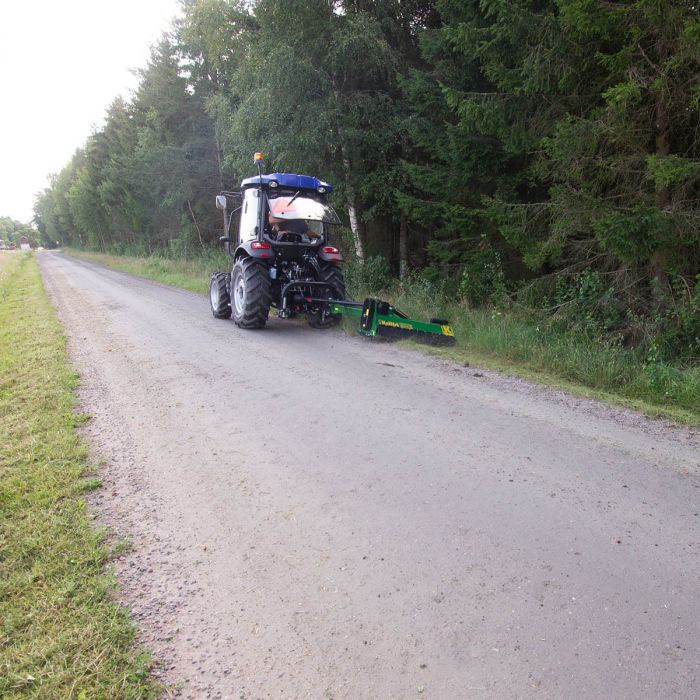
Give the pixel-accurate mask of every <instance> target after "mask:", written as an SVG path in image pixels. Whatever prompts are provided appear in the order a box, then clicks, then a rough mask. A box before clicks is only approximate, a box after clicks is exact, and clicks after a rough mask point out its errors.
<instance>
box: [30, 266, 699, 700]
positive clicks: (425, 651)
mask: <svg viewBox="0 0 700 700" xmlns="http://www.w3.org/2000/svg"><path fill="white" fill-rule="evenodd" d="M39 260H40V263H41V267H42V271H43V275H44V280H45V284H46V286H47V288H48V289H49V291H50V294H51V297H52V299H53V301H54V303H55V305H56V307H57V309H58V312H59V315H60V318H61V319H62V321H63V323H64V324H65V327H66V330H67V333H68V335H69V339H70V351H71V357H72V361H73V362H74V364H75V366H76V368H77V369H78V370H79V371H80V373H81V376H82V389H81V401H82V403H83V409H84V410H85V411H87V412H89V413H90V414H92V416H93V420H92V421H91V422H90V423H89V426H88V429H87V433H86V434H87V438H88V440H89V442H90V444H91V446H92V450H93V454H94V455H95V456H96V458H100V459H101V460H102V461H103V467H102V469H103V481H104V487H103V488H102V489H100V490H99V492H98V495H97V496H96V497H94V499H93V502H92V504H91V506H92V508H93V509H94V511H95V512H96V513H97V515H98V519H99V520H100V521H101V522H103V523H105V524H107V525H108V526H110V527H112V528H114V529H115V531H116V532H117V533H119V534H121V535H124V536H127V535H128V536H129V538H130V540H131V542H132V543H133V549H132V551H130V552H128V553H127V554H125V555H124V556H123V557H121V558H120V560H119V561H118V563H117V573H118V576H119V579H120V581H121V584H122V588H121V596H122V600H123V602H124V603H125V604H127V605H129V606H130V607H131V609H132V610H133V615H134V618H135V619H136V620H137V621H138V623H139V625H140V628H141V630H142V637H141V638H142V640H143V641H144V642H146V643H147V644H148V645H150V647H151V648H152V649H154V650H155V652H156V655H157V657H158V658H159V659H161V660H162V671H161V674H162V675H163V677H164V678H166V679H167V681H168V682H170V683H171V684H173V688H174V693H175V694H177V695H179V696H180V697H186V698H236V699H241V698H246V699H248V700H252V699H254V698H307V697H308V698H335V699H341V698H349V699H355V698H363V699H364V698H378V699H381V700H384V699H387V700H389V699H392V700H393V699H404V698H409V699H412V698H416V699H421V698H430V699H431V700H444V699H448V700H451V699H459V700H461V699H466V698H489V699H490V698H498V699H503V698H578V699H583V698H634V699H640V698H697V697H700V595H699V594H700V537H699V536H698V534H699V531H700V516H699V514H698V513H699V511H700V478H699V476H700V442H699V441H698V436H697V434H694V433H693V431H690V430H688V429H683V428H672V427H669V426H667V425H664V424H662V423H659V422H654V421H650V420H647V419H645V418H642V417H640V416H637V415H635V414H633V413H631V412H627V411H623V410H617V409H611V408H609V407H605V406H602V405H600V404H598V403H595V402H592V401H587V400H580V399H572V398H570V397H567V396H565V395H564V394H562V393H560V392H556V391H552V390H545V389H541V388H536V387H533V386H532V385H530V384H527V383H525V382H522V381H518V380H514V379H509V378H505V377H499V376H498V375H495V374H492V373H489V372H486V371H483V370H475V369H474V368H471V367H462V366H459V365H455V364H452V363H449V362H446V361H443V360H439V359H436V358H430V357H426V356H423V355H420V354H418V353H414V352H411V351H407V350H402V349H400V348H397V347H396V346H392V345H388V344H384V343H374V342H372V341H370V340H367V339H363V338H358V337H346V336H344V335H342V334H341V333H340V332H336V331H330V332H318V331H314V330H312V329H310V328H308V327H307V326H305V325H304V324H303V323H296V322H294V321H292V322H289V321H280V320H278V319H274V318H273V319H271V320H270V323H269V326H268V328H266V329H265V330H263V331H258V332H255V331H242V330H239V329H238V328H236V326H235V325H234V324H233V323H232V322H230V321H217V320H215V319H214V318H212V316H211V314H210V311H209V307H208V300H207V299H206V298H205V297H202V296H199V295H196V294H191V293H188V292H184V291H180V290H177V289H172V288H169V287H165V286H162V285H159V284H154V283H152V282H148V281H145V280H142V279H137V278H134V277H130V276H128V275H125V274H122V273H119V272H115V271H112V270H108V269H106V268H103V267H100V266H97V265H94V264H92V263H88V262H85V261H76V260H72V259H70V258H67V257H64V256H62V255H60V254H57V253H44V254H41V255H40V256H39Z"/></svg>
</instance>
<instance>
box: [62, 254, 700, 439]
mask: <svg viewBox="0 0 700 700" xmlns="http://www.w3.org/2000/svg"><path fill="white" fill-rule="evenodd" d="M67 252H69V253H70V254H71V255H76V256H77V257H82V258H88V259H90V260H94V261H96V262H99V263H102V264H104V265H108V266H110V267H114V268H116V269H119V270H123V271H125V272H130V273H132V274H136V275H141V276H142V277H147V278H149V279H152V280H156V281H158V282H164V283H166V284H172V285H174V286H178V287H183V288H184V289H189V290H191V291H195V292H200V293H204V294H206V293H207V292H208V289H209V277H210V275H211V273H212V272H213V271H214V269H220V270H224V269H227V268H228V266H229V265H230V262H229V261H228V258H227V257H226V256H224V255H223V254H222V255H221V256H220V257H217V256H216V255H210V256H207V257H202V258H195V259H192V260H190V259H188V260H171V259H167V258H162V257H157V256H152V257H144V258H132V257H127V256H115V255H104V254H100V253H85V252H82V251H74V250H69V251H67ZM349 293H350V294H352V295H353V296H354V297H355V298H357V299H362V298H364V297H365V296H369V295H370V293H369V292H368V291H367V290H365V289H360V288H356V289H349ZM372 296H380V297H382V298H385V299H387V300H389V301H391V302H392V303H394V304H396V306H397V307H398V308H400V309H402V310H403V311H404V312H406V313H407V314H409V315H410V316H411V317H413V318H417V319H428V318H430V317H431V316H441V317H446V318H449V319H450V320H451V322H452V326H453V328H454V330H455V335H456V338H457V345H456V347H454V348H446V349H432V348H431V349H430V350H429V352H431V353H434V354H438V355H442V356H445V357H450V358H452V359H454V360H456V361H457V362H461V363H465V362H469V363H471V364H478V365H480V366H482V367H486V368H488V369H493V370H496V371H499V372H506V373H508V374H511V375H515V376H518V377H522V378H524V379H529V380H532V381H536V382H539V383H541V384H545V385H547V386H552V387H556V388H561V389H565V390H566V391H568V392H570V393H572V394H575V395H578V396H585V397H591V398H597V399H600V400H603V401H606V402H608V403H613V404H617V405H622V406H625V407H629V408H633V409H635V410H638V411H641V412H643V413H646V414H647V415H650V416H653V417H660V418H667V419H670V420H673V421H677V422H680V423H685V424H688V425H695V426H698V425H700V367H697V366H696V367H674V366H669V365H666V364H662V363H658V362H650V361H649V360H648V358H645V357H643V356H642V355H641V354H640V353H639V352H638V351H635V350H632V349H626V348H622V347H619V346H615V345H612V344H610V343H606V342H605V341H603V340H601V339H600V338H596V337H593V336H591V335H589V334H586V333H584V332H577V331H574V330H571V329H566V328H562V327H560V326H557V325H556V324H555V323H553V322H550V321H549V320H548V319H546V318H543V317H539V318H538V317H534V316H532V315H528V314H525V313H517V312H510V311H509V312H503V313H502V312H498V311H485V310H479V309H468V308H466V307H464V306H461V305H458V304H454V303H450V301H449V300H445V299H441V298H436V295H435V293H434V290H433V289H431V288H428V287H427V286H425V285H421V284H413V285H408V286H407V287H405V288H404V287H401V286H400V285H399V286H397V287H396V288H393V289H390V290H389V291H386V292H382V293H379V294H377V293H376V292H375V293H373V294H372ZM346 327H351V326H347V325H346ZM405 344H406V343H405ZM410 345H411V346H414V347H416V348H418V347H420V348H421V349H422V348H423V347H424V346H416V345H415V344H410Z"/></svg>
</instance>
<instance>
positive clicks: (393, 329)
mask: <svg viewBox="0 0 700 700" xmlns="http://www.w3.org/2000/svg"><path fill="white" fill-rule="evenodd" d="M328 303H329V305H330V312H331V313H332V314H344V315H345V316H353V317H355V318H359V319H360V333H362V335H367V336H370V337H376V336H380V337H383V338H393V339H403V338H405V339H408V340H415V341H417V342H419V343H429V344H431V345H454V343H455V336H454V333H453V331H452V328H451V327H450V324H449V321H446V320H444V319H441V318H431V319H430V322H425V321H414V320H413V319H411V318H408V316H406V314H404V313H401V311H399V310H398V309H397V308H395V307H393V306H392V305H391V304H390V303H389V302H388V301H381V300H380V299H372V298H367V299H365V301H364V303H362V302H359V301H330V302H328Z"/></svg>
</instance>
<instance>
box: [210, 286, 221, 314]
mask: <svg viewBox="0 0 700 700" xmlns="http://www.w3.org/2000/svg"><path fill="white" fill-rule="evenodd" d="M209 299H210V300H211V308H212V309H218V308H219V285H218V284H217V283H216V282H215V281H212V283H211V286H210V287H209Z"/></svg>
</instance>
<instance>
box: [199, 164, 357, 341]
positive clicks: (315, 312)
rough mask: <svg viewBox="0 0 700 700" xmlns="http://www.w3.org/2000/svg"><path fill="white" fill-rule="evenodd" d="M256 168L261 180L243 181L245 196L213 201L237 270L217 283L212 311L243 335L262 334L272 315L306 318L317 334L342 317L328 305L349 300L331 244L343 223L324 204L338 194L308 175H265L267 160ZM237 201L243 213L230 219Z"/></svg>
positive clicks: (238, 211) (218, 276) (236, 211)
mask: <svg viewBox="0 0 700 700" xmlns="http://www.w3.org/2000/svg"><path fill="white" fill-rule="evenodd" d="M254 162H255V164H256V165H257V166H258V174H257V175H256V176H254V177H249V178H246V179H245V180H243V182H241V190H240V192H222V193H220V194H219V195H218V196H217V198H216V206H217V208H219V209H222V210H223V213H224V235H223V236H222V237H221V238H220V240H221V242H222V243H223V244H224V246H225V249H226V252H227V253H228V254H229V255H231V257H232V258H233V268H232V270H231V273H230V274H229V273H216V274H215V275H214V277H213V278H212V283H211V287H210V293H211V304H212V312H213V314H214V316H216V317H217V318H229V317H230V316H231V315H232V316H233V318H234V320H235V321H236V323H237V324H238V325H239V326H240V327H242V328H262V327H263V326H264V325H265V323H266V321H267V317H268V312H269V310H270V308H275V309H277V314H278V316H279V317H281V318H290V317H292V316H294V315H296V314H299V313H304V314H306V317H307V319H308V321H309V324H310V325H312V326H313V327H315V328H325V327H328V326H331V325H333V324H334V323H336V322H337V320H338V315H337V314H333V313H331V312H330V307H329V306H328V300H337V301H340V300H343V299H344V298H345V283H344V280H343V274H342V271H341V269H340V267H339V263H340V262H342V256H341V254H340V251H339V250H338V249H337V248H335V247H334V246H332V245H330V232H331V228H332V226H334V225H337V224H340V219H339V218H338V215H337V214H336V213H335V211H334V210H333V208H332V207H331V206H330V204H329V203H328V201H327V195H328V193H330V192H332V191H333V187H332V186H331V185H330V184H329V183H327V182H324V181H323V180H319V179H318V178H316V177H311V176H309V175H297V174H295V173H268V174H263V172H262V154H256V155H255V161H254ZM234 198H235V199H238V202H236V203H237V204H239V206H237V207H236V208H235V209H233V211H231V212H230V213H229V199H231V200H233V201H235V199H234ZM234 231H235V233H234Z"/></svg>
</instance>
